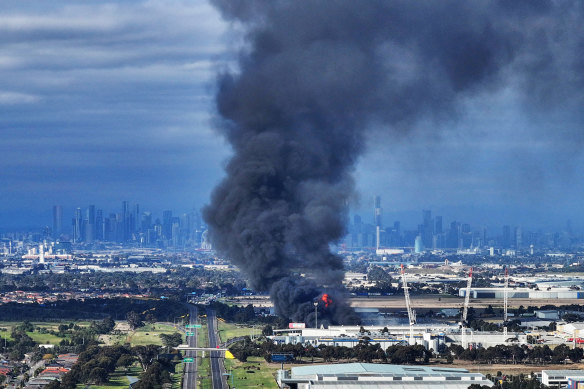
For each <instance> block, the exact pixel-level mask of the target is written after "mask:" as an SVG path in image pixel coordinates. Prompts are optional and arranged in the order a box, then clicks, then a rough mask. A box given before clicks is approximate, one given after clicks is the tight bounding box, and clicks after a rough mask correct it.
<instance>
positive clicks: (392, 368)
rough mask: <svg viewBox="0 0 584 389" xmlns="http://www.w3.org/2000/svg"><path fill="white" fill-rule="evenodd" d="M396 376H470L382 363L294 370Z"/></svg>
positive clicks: (299, 372) (459, 371) (455, 371)
mask: <svg viewBox="0 0 584 389" xmlns="http://www.w3.org/2000/svg"><path fill="white" fill-rule="evenodd" d="M360 373H361V374H362V373H377V374H394V375H413V374H416V373H417V374H422V375H435V374H440V375H442V374H449V373H450V374H457V375H459V374H464V373H467V374H468V370H465V369H453V368H452V369H451V368H439V367H429V366H407V365H405V366H404V365H391V364H382V363H339V364H330V365H312V366H298V367H293V368H292V376H310V375H315V374H334V375H338V374H360Z"/></svg>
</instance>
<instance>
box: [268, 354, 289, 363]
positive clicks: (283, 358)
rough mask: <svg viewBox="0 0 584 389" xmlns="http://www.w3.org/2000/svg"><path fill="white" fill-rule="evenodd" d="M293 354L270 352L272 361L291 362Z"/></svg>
mask: <svg viewBox="0 0 584 389" xmlns="http://www.w3.org/2000/svg"><path fill="white" fill-rule="evenodd" d="M293 360H294V354H272V362H292V361H293Z"/></svg>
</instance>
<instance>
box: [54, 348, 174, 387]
mask: <svg viewBox="0 0 584 389" xmlns="http://www.w3.org/2000/svg"><path fill="white" fill-rule="evenodd" d="M159 353H160V347H159V346H155V345H148V346H135V347H129V346H127V345H126V346H120V345H117V346H103V347H99V346H91V347H88V348H87V350H85V351H84V352H82V353H81V354H80V355H79V359H78V360H77V363H76V364H75V365H73V368H72V369H71V371H70V372H69V373H67V374H66V375H65V376H63V379H62V380H61V382H58V381H55V382H53V383H51V384H50V385H48V386H47V387H46V389H75V388H76V387H77V385H78V384H87V385H89V384H95V385H100V384H104V383H106V382H108V380H109V375H110V374H111V373H113V372H114V371H115V369H116V368H126V369H127V368H129V367H130V366H132V365H133V364H134V363H135V362H138V363H139V364H140V366H141V367H142V370H143V373H142V376H141V382H140V383H139V384H137V386H136V388H137V389H146V388H151V389H152V388H160V387H162V385H163V384H165V383H169V382H170V381H171V378H170V373H174V371H175V370H174V366H175V362H177V361H179V360H180V355H179V354H174V358H172V359H169V358H168V357H167V356H160V355H159ZM142 381H143V382H142Z"/></svg>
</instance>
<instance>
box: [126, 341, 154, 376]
mask: <svg viewBox="0 0 584 389" xmlns="http://www.w3.org/2000/svg"><path fill="white" fill-rule="evenodd" d="M159 350H160V348H159V347H158V346H155V345H153V344H149V345H148V346H135V347H132V353H133V354H134V355H136V356H137V357H138V360H139V361H140V365H141V366H142V370H144V371H146V370H147V369H148V366H150V364H152V361H153V360H154V358H155V357H156V356H157V355H158V352H159Z"/></svg>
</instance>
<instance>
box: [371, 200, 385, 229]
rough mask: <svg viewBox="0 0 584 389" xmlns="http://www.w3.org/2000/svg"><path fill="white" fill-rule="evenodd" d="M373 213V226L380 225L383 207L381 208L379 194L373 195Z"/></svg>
mask: <svg viewBox="0 0 584 389" xmlns="http://www.w3.org/2000/svg"><path fill="white" fill-rule="evenodd" d="M374 207H375V208H374V213H373V223H374V224H375V227H380V228H381V227H382V224H383V220H382V213H383V209H382V208H381V196H379V195H378V196H375V200H374Z"/></svg>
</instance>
